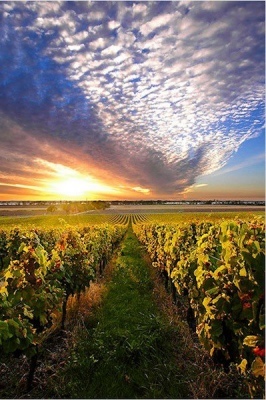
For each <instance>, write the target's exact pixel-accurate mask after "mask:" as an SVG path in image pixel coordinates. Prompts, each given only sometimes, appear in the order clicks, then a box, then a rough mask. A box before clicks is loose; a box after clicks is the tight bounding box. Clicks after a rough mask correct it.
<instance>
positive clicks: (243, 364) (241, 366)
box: [237, 358, 248, 374]
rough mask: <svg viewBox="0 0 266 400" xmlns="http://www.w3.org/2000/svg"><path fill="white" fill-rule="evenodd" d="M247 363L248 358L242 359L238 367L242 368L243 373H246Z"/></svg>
mask: <svg viewBox="0 0 266 400" xmlns="http://www.w3.org/2000/svg"><path fill="white" fill-rule="evenodd" d="M247 363H248V362H247V360H246V359H245V358H244V360H242V361H241V363H240V364H238V366H237V367H238V368H239V369H240V372H241V374H245V373H246V368H247Z"/></svg>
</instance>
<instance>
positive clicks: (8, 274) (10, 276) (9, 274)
mask: <svg viewBox="0 0 266 400" xmlns="http://www.w3.org/2000/svg"><path fill="white" fill-rule="evenodd" d="M4 276H5V279H6V280H7V279H8V278H12V277H13V275H12V273H11V272H10V271H9V270H7V271H6V273H5V275H4Z"/></svg>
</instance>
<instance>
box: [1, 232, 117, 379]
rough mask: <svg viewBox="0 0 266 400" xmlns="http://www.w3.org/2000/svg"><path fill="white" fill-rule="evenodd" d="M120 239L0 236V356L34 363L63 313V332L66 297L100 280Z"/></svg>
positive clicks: (114, 236) (111, 235) (73, 235)
mask: <svg viewBox="0 0 266 400" xmlns="http://www.w3.org/2000/svg"><path fill="white" fill-rule="evenodd" d="M124 233H125V227H124V226H119V225H115V226H112V225H105V226H104V225H101V226H88V227H83V228H82V229H79V230H77V229H74V228H68V229H52V230H51V229H50V230H46V229H35V230H31V231H30V230H23V229H21V228H15V229H10V230H9V231H8V230H5V231H4V230H2V231H0V259H1V266H2V271H1V275H0V279H1V280H0V348H1V349H2V351H3V352H5V353H15V354H20V353H24V354H26V355H27V356H28V357H31V358H32V360H33V361H34V360H35V359H36V357H35V356H36V353H37V352H38V345H39V344H40V343H41V342H42V340H43V337H44V334H45V332H46V331H47V330H48V329H49V328H50V326H51V325H52V322H53V318H52V316H53V313H54V312H55V311H56V310H59V311H61V312H62V328H64V323H65V317H66V304H67V300H68V298H69V296H71V295H74V294H77V295H79V294H80V293H81V292H82V291H83V290H85V288H86V287H88V286H89V285H90V282H91V281H92V280H93V279H95V278H96V277H97V276H98V275H99V274H102V272H103V269H104V267H105V265H106V263H107V260H108V259H109V258H110V256H111V254H112V252H113V250H114V248H115V246H117V244H118V242H119V241H120V240H121V239H122V237H123V235H124ZM31 380H32V376H31V377H30V376H29V382H28V384H29V385H30V384H31Z"/></svg>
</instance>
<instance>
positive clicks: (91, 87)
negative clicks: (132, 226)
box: [0, 1, 264, 195]
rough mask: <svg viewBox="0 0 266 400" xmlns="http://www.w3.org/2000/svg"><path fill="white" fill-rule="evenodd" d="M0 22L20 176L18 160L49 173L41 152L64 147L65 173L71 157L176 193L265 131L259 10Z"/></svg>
mask: <svg viewBox="0 0 266 400" xmlns="http://www.w3.org/2000/svg"><path fill="white" fill-rule="evenodd" d="M0 11H2V23H1V26H0V37H1V39H0V41H1V50H0V61H1V71H0V110H1V112H2V117H3V120H4V121H9V122H7V123H8V127H7V128H6V129H7V130H5V131H4V130H2V133H1V132H0V134H1V135H2V136H1V137H4V140H3V141H2V142H3V146H4V148H5V151H6V154H10V156H11V159H12V162H10V163H9V164H8V165H9V171H13V170H16V176H18V175H19V173H18V172H17V171H18V169H19V167H18V165H20V162H22V165H24V167H25V162H23V161H22V160H21V159H22V158H23V155H25V159H27V163H29V165H32V164H34V163H33V161H32V154H33V155H34V157H35V158H42V159H44V160H47V162H51V154H52V151H51V153H49V155H44V151H43V150H42V148H41V143H42V141H44V142H45V143H46V146H50V148H52V146H53V145H54V144H55V143H57V146H58V147H57V148H60V147H61V149H62V150H61V151H58V152H57V157H58V158H59V159H60V162H63V165H67V163H68V162H69V161H67V159H68V155H69V152H70V151H71V153H72V163H74V161H73V160H74V159H79V160H83V163H82V169H84V170H86V169H87V171H88V173H93V174H95V177H99V179H103V178H104V177H105V176H108V178H110V177H113V179H114V181H115V182H118V181H120V183H121V184H125V185H126V186H127V187H131V188H149V189H150V193H151V194H153V193H154V194H155V193H156V194H157V193H158V194H162V193H167V194H169V195H171V194H174V193H182V192H183V191H184V190H185V189H186V188H188V187H190V186H191V185H193V184H194V183H195V181H196V178H197V177H198V176H201V175H206V174H210V173H212V172H214V171H217V170H218V169H220V168H221V167H223V166H225V165H226V163H227V162H228V160H229V159H230V158H231V156H232V154H233V153H234V152H235V151H237V150H238V148H239V146H240V145H241V144H242V143H243V142H244V141H246V140H249V139H251V138H254V137H256V136H258V135H259V134H260V132H261V130H262V125H263V117H264V109H263V104H264V5H263V3H262V2H213V1H212V2H197V1H194V2H142V3H127V2H80V1H78V2H52V3H51V2H21V3H19V2H10V3H9V2H2V3H1V4H0ZM10 121H13V124H14V125H12V126H11V125H10V123H11V122H10ZM18 128H20V130H18ZM6 132H11V133H10V135H9V139H8V140H7V139H6V138H5V135H6ZM26 132H27V135H26ZM18 138H25V139H24V140H20V143H21V144H19V145H18V146H19V151H17V152H16V154H20V158H18V160H20V161H17V162H16V159H15V157H12V149H14V146H13V145H12V144H15V145H17V139H18ZM31 139H32V140H33V141H34V142H36V143H38V145H36V146H35V147H34V146H31V145H30V141H31ZM1 140H2V139H1ZM13 142H14V143H13ZM59 153H60V155H59ZM78 165H79V163H78ZM3 168H4V169H5V170H6V172H7V169H8V168H7V167H3ZM47 171H48V169H47ZM106 171H107V172H106ZM14 173H15V172H14ZM10 174H11V172H10ZM24 174H25V176H26V175H27V170H26V169H25V170H24V172H23V168H22V171H21V177H23V175H24ZM108 178H107V179H108Z"/></svg>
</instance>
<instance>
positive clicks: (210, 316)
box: [0, 206, 265, 398]
mask: <svg viewBox="0 0 266 400" xmlns="http://www.w3.org/2000/svg"><path fill="white" fill-rule="evenodd" d="M264 217H265V214H264V209H262V208H256V209H253V208H252V209H250V208H248V209H247V208H246V207H240V208H239V207H226V211H224V210H223V207H222V209H221V208H220V206H217V207H215V208H214V207H213V206H212V208H208V207H207V206H206V207H204V206H201V207H200V208H197V207H193V206H187V207H181V206H180V207H179V206H177V207H173V206H169V207H166V206H138V207H136V206H119V207H113V208H112V209H108V210H104V211H101V212H93V213H91V212H90V213H81V214H77V215H34V216H29V217H26V216H23V217H22V216H10V217H5V216H2V217H0V261H1V272H0V274H1V280H0V296H1V297H2V304H1V305H0V313H1V320H0V348H1V349H2V350H3V354H2V356H0V373H1V378H0V397H1V398H21V397H22V396H23V395H26V396H27V398H39V397H41V398H62V397H64V398H247V397H255V398H260V397H263V396H264V384H263V377H264V357H265V345H264V268H265V267H264V262H265V226H264ZM57 364H58V365H60V366H61V367H59V368H56V367H55V366H56V365H57ZM11 371H12V373H11ZM21 374H22V375H21ZM85 382H87V383H86V384H85ZM99 383H100V384H99Z"/></svg>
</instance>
